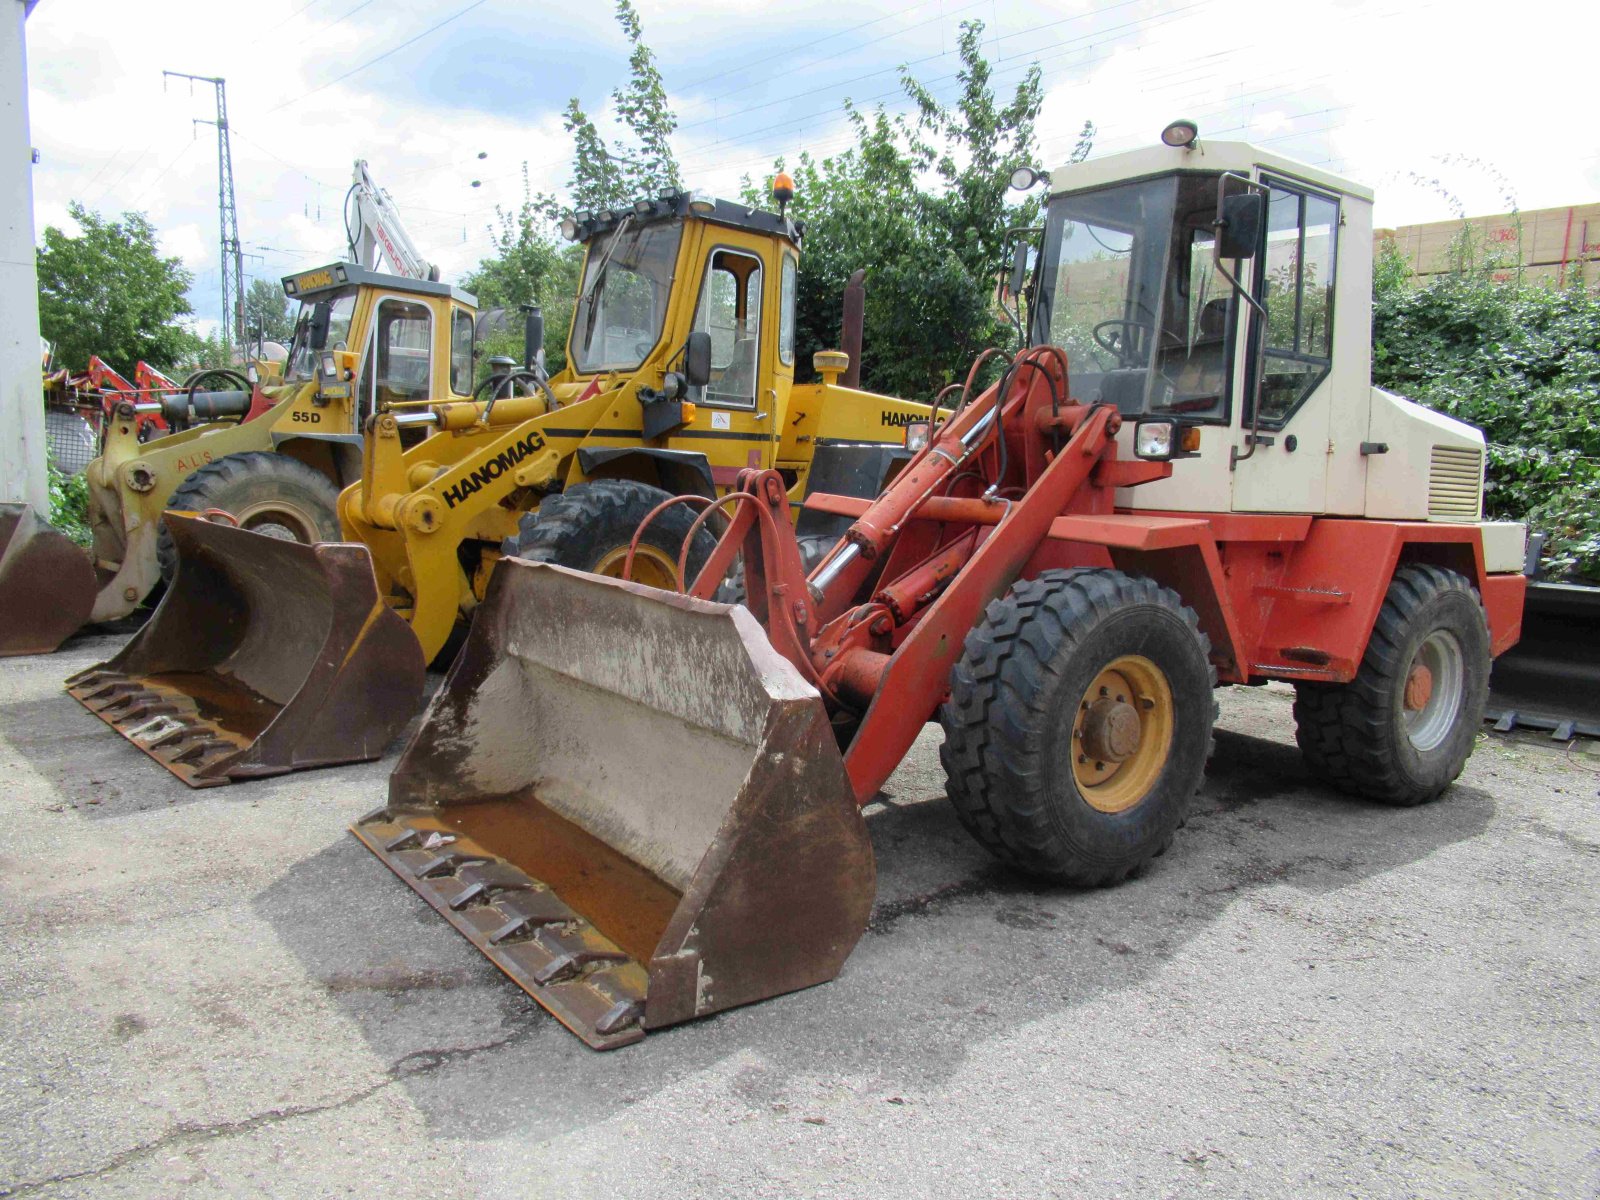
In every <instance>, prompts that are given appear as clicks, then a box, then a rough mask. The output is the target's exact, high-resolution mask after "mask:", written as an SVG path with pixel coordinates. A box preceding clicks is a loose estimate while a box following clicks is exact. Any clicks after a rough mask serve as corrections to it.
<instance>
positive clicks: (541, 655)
mask: <svg viewBox="0 0 1600 1200" xmlns="http://www.w3.org/2000/svg"><path fill="white" fill-rule="evenodd" d="M352 832H353V833H354V834H355V835H356V837H358V838H360V839H361V841H362V842H363V843H364V844H365V845H366V846H367V848H368V849H370V850H371V851H372V852H373V853H374V854H376V855H377V856H378V857H379V858H381V859H382V860H383V861H384V863H385V864H387V865H388V866H389V867H390V868H391V869H392V870H393V871H394V872H395V874H397V875H399V876H400V878H401V879H403V880H405V882H406V883H408V884H409V885H410V886H411V887H412V888H414V889H415V890H416V891H417V892H418V893H419V894H420V895H421V896H422V897H423V898H424V899H425V900H427V901H428V903H429V904H431V905H432V906H433V907H434V908H435V909H436V910H437V911H438V912H439V914H440V915H441V916H443V917H444V918H445V919H446V920H447V921H449V922H450V923H451V924H452V925H453V926H455V928H456V929H457V930H458V931H459V932H460V933H462V934H463V935H464V936H465V937H466V938H467V939H468V940H469V941H471V942H472V944H473V945H474V946H476V947H477V948H478V949H479V950H481V951H482V952H483V953H484V954H486V955H487V956H488V957H489V958H490V959H491V960H492V961H493V962H494V963H495V964H496V965H497V966H498V967H499V968H500V969H501V970H502V971H504V972H505V973H506V974H507V975H509V976H510V977H511V979H512V980H513V981H514V982H516V983H517V984H518V985H519V986H521V987H522V988H523V989H524V990H525V991H527V992H528V994H529V995H531V996H532V997H533V998H534V999H535V1000H537V1001H538V1002H539V1003H540V1004H542V1005H543V1006H544V1007H545V1008H547V1009H549V1010H550V1012H551V1013H553V1014H554V1015H555V1016H556V1017H557V1018H558V1019H559V1020H560V1021H561V1022H562V1023H563V1024H564V1025H566V1026H567V1028H569V1029H571V1030H572V1031H573V1032H574V1033H576V1034H577V1035H578V1036H579V1037H581V1038H582V1039H583V1040H584V1041H585V1042H587V1043H588V1044H589V1045H590V1046H592V1047H594V1048H595V1049H598V1050H606V1049H611V1048H614V1047H617V1046H622V1045H626V1044H627V1043H629V1042H635V1041H638V1040H639V1039H640V1038H642V1037H643V1036H644V1034H645V1031H646V1030H649V1029H659V1028H661V1027H662V1026H665V1025H671V1024H674V1023H676V1022H679V1021H686V1020H690V1019H692V1018H694V1017H700V1016H705V1015H706V1014H708V1013H713V1012H719V1011H721V1010H723V1009H727V1008H732V1007H734V1006H736V1005H740V1004H748V1003H751V1002H752V1001H756V1000H761V999H765V998H766V997H768V996H774V995H778V994H780V993H782V992H787V991H792V990H794V989H796V988H802V987H808V986H810V985H812V984H815V983H822V982H825V981H827V980H829V979H832V978H833V977H834V976H835V975H837V974H838V973H839V969H840V967H841V966H842V965H843V963H844V960H845V958H846V957H847V956H848V955H849V953H850V951H851V950H852V949H853V948H854V946H855V944H856V941H857V940H858V939H859V938H860V936H861V934H862V932H863V931H864V930H865V928H866V922H867V917H868V915H869V913H870V911H871V908H872V899H873V893H874V890H875V885H876V875H875V868H874V864H873V857H872V846H871V843H870V842H869V841H868V838H867V832H866V824H865V822H864V821H863V820H862V818H861V814H860V812H859V810H858V809H857V807H856V804H855V799H854V795H853V793H852V791H851V788H850V783H849V780H848V779H847V778H846V776H845V773H844V761H843V759H842V757H841V756H840V753H839V749H838V745H837V743H836V741H835V739H834V735H833V731H832V728H831V727H830V725H829V723H828V717H827V714H826V712H825V711H824V709H823V706H822V700H821V697H820V696H819V695H818V694H817V692H816V690H815V689H814V688H812V687H811V685H810V684H808V683H807V682H806V681H805V680H804V678H803V677H802V676H801V675H800V674H799V672H798V671H796V670H795V669H794V667H793V666H791V665H790V664H789V663H788V662H787V661H786V660H785V659H784V658H782V657H781V656H780V655H778V654H777V653H776V652H775V651H774V650H773V649H772V647H771V646H770V644H769V643H768V641H767V638H766V635H765V634H764V633H763V632H762V630H761V627H760V625H758V624H757V623H756V621H755V618H753V617H752V616H750V614H749V612H747V611H746V610H745V609H743V608H740V607H733V606H729V605H725V604H713V603H708V602H705V601H699V600H692V599H690V598H688V597H686V596H680V595H676V594H673V593H667V592H660V591H656V590H654V589H652V588H647V587H643V586H641V585H638V584H633V583H625V582H621V581H618V580H612V579H606V578H601V577H599V576H593V575H586V574H582V573H580V572H577V571H569V570H566V569H565V568H562V567H556V566H550V565H547V564H542V563H540V564H536V563H530V562H526V561H524V560H522V559H518V558H505V559H502V560H501V561H500V563H499V564H498V565H497V566H496V567H495V571H494V575H493V577H492V578H491V580H490V583H489V591H488V595H487V596H486V598H485V600H484V602H483V604H481V605H480V606H479V607H478V610H477V614H476V616H475V618H474V620H473V624H472V630H471V632H470V633H469V634H468V637H467V641H466V644H465V645H464V646H463V647H462V651H461V653H460V655H459V656H458V657H457V658H456V661H455V663H454V665H453V666H452V667H451V668H450V673H449V675H448V677H447V678H446V680H445V683H444V686H443V688H441V689H440V692H439V694H438V695H437V696H436V697H435V698H434V701H433V704H432V705H431V707H430V708H429V709H428V713H427V715H426V717H425V718H424V719H423V722H422V725H421V726H420V727H419V728H418V730H417V732H416V734H415V735H414V736H413V737H412V739H411V741H410V743H409V744H408V745H407V746H406V749H405V752H404V754H403V755H402V756H401V759H400V762H399V764H398V766H396V768H395V771H394V774H393V775H392V776H390V779H389V802H388V804H387V805H386V806H385V807H384V808H382V809H380V810H378V811H377V812H375V813H372V814H371V815H369V816H367V817H365V818H363V819H362V820H361V821H360V822H358V823H357V824H356V825H354V826H353V827H352Z"/></svg>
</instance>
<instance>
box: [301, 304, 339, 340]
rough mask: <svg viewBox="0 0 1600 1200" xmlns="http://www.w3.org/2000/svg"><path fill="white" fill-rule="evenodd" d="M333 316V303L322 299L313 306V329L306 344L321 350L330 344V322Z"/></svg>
mask: <svg viewBox="0 0 1600 1200" xmlns="http://www.w3.org/2000/svg"><path fill="white" fill-rule="evenodd" d="M332 317H333V305H331V304H329V303H328V302H327V301H326V300H322V301H320V302H318V303H317V304H315V305H313V306H312V308H311V330H310V334H309V336H308V338H307V342H306V344H307V345H309V346H310V347H311V348H312V349H313V350H321V349H322V348H323V347H325V346H326V345H327V344H328V322H329V321H330V320H331V319H332Z"/></svg>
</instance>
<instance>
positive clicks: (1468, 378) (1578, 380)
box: [1372, 247, 1600, 580]
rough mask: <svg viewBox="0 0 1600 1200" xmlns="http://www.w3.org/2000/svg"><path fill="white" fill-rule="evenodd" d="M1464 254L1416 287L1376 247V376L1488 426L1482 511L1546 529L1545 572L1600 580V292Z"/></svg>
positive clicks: (1391, 255) (1396, 258) (1397, 262)
mask: <svg viewBox="0 0 1600 1200" xmlns="http://www.w3.org/2000/svg"><path fill="white" fill-rule="evenodd" d="M1462 258H1463V259H1464V260H1466V264H1465V265H1464V266H1463V267H1462V268H1461V269H1459V270H1457V271H1455V272H1452V273H1450V274H1446V275H1441V276H1437V277H1435V278H1434V279H1433V280H1431V281H1429V282H1428V283H1426V284H1424V285H1422V286H1420V287H1415V286H1412V284H1411V283H1410V281H1409V278H1408V276H1409V272H1408V271H1407V270H1406V268H1405V264H1404V259H1403V258H1401V256H1400V255H1399V253H1398V251H1395V250H1394V249H1393V248H1392V247H1388V248H1386V249H1385V250H1384V251H1383V252H1381V253H1380V256H1379V260H1378V266H1377V271H1376V273H1375V275H1374V289H1373V290H1374V295H1373V309H1372V324H1373V347H1372V352H1373V360H1372V374H1373V382H1374V383H1376V384H1377V385H1378V386H1379V387H1383V388H1387V389H1388V390H1390V391H1393V392H1397V393H1399V394H1401V395H1403V396H1406V397H1407V398H1409V399H1412V400H1415V401H1417V402H1418V403H1419V404H1425V405H1427V406H1428V407H1429V408H1432V409H1435V410H1436V411H1438V412H1442V413H1445V414H1446V415H1448V416H1452V417H1456V418H1458V419H1460V420H1463V421H1467V422H1470V423H1471V424H1473V425H1476V426H1478V427H1479V428H1480V429H1482V430H1483V432H1484V437H1485V438H1486V439H1487V440H1488V443H1489V479H1488V492H1487V495H1486V496H1485V508H1486V511H1487V514H1488V515H1489V516H1492V517H1495V518H1504V519H1508V520H1518V521H1526V522H1527V523H1528V526H1529V530H1530V532H1541V533H1544V534H1546V535H1548V538H1549V540H1548V542H1547V543H1546V545H1545V549H1544V558H1543V564H1544V567H1545V570H1546V571H1547V572H1548V573H1550V574H1552V575H1557V576H1564V575H1574V576H1578V577H1583V578H1588V579H1597V580H1600V296H1596V295H1594V294H1592V293H1590V292H1588V291H1586V290H1584V288H1583V287H1582V286H1581V283H1575V284H1574V285H1573V286H1570V287H1567V288H1563V289H1554V288H1548V287H1539V286H1533V285H1530V284H1525V283H1521V282H1507V283H1496V282H1494V281H1493V280H1492V279H1491V278H1490V271H1489V269H1488V268H1485V267H1479V266H1476V265H1474V264H1472V263H1471V262H1470V256H1465V255H1464V256H1462Z"/></svg>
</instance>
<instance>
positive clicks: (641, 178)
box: [563, 0, 681, 211]
mask: <svg viewBox="0 0 1600 1200" xmlns="http://www.w3.org/2000/svg"><path fill="white" fill-rule="evenodd" d="M617 24H618V25H620V26H621V27H622V32H623V35H624V36H625V37H626V38H627V39H628V44H629V53H628V82H627V83H626V84H625V85H623V86H621V87H618V88H616V89H614V90H613V91H612V93H611V99H612V102H613V103H614V104H615V105H616V110H617V116H616V120H617V124H618V125H619V126H620V127H621V129H622V131H623V133H622V140H621V141H619V142H618V143H617V145H618V147H619V149H620V152H619V153H613V152H612V150H611V147H610V146H609V145H607V143H606V140H605V138H604V136H602V135H601V133H600V131H599V130H598V129H597V128H596V127H595V124H594V121H593V120H592V119H590V117H589V116H588V114H587V113H585V112H584V110H583V105H582V103H581V102H580V101H579V100H578V98H577V97H576V96H574V97H573V98H572V99H571V100H570V101H569V102H568V103H567V109H566V112H565V114H564V116H563V123H564V124H565V125H566V128H567V132H568V133H570V134H572V138H573V163H572V179H571V191H572V207H573V209H574V210H578V211H583V210H590V211H593V210H597V209H606V208H616V207H618V206H620V205H623V204H627V203H629V202H630V201H632V200H635V199H637V198H638V197H640V196H644V195H650V194H652V193H655V192H658V191H661V190H662V189H664V188H669V187H679V186H681V182H680V178H679V172H678V160H677V159H676V158H675V157H674V156H673V153H672V133H673V131H674V130H675V129H677V127H678V119H677V117H676V116H675V115H674V114H673V112H672V108H671V105H669V104H668V102H667V89H666V85H665V84H664V83H663V82H662V79H661V72H660V71H659V70H658V69H657V68H656V58H655V54H654V52H653V51H651V49H650V47H649V46H647V45H646V44H645V41H644V27H643V26H642V25H641V24H640V22H639V14H638V12H637V10H635V9H634V7H633V5H632V3H630V0H617Z"/></svg>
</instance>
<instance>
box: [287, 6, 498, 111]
mask: <svg viewBox="0 0 1600 1200" xmlns="http://www.w3.org/2000/svg"><path fill="white" fill-rule="evenodd" d="M488 2H489V0H472V3H471V4H469V5H467V6H466V7H465V8H463V9H460V10H459V11H457V12H454V13H451V14H450V15H449V16H448V17H446V18H445V19H444V20H442V21H440V22H439V23H438V24H436V25H430V26H428V28H426V29H424V30H423V31H422V32H421V33H419V34H417V35H416V36H415V37H410V38H407V39H406V40H405V41H403V42H401V43H400V44H399V45H398V46H391V47H390V48H389V49H387V50H385V51H384V52H383V53H382V54H380V55H378V56H377V57H376V58H369V59H367V61H366V62H364V63H361V64H360V65H359V66H354V67H351V68H350V69H349V70H348V71H346V72H345V73H344V74H343V75H336V76H335V77H334V78H332V79H330V80H328V82H327V83H324V84H321V85H320V86H318V87H314V88H312V89H311V90H310V91H309V92H301V93H300V94H299V95H298V96H292V97H290V98H289V99H288V100H285V101H284V102H283V103H282V104H279V105H277V106H276V107H274V108H269V109H267V112H266V115H267V116H269V117H270V116H271V115H272V114H273V113H275V112H278V111H279V110H281V109H285V108H288V107H289V106H290V105H294V104H299V103H300V102H301V101H302V100H309V99H310V98H311V97H312V96H315V95H316V94H317V93H318V92H325V91H327V90H328V89H329V88H331V87H332V86H333V85H334V84H336V83H343V82H344V81H345V80H346V79H349V78H350V77H351V76H352V75H358V74H360V73H361V72H362V71H365V70H366V69H367V68H368V67H373V66H376V65H377V64H378V63H381V62H382V61H383V60H384V59H386V58H389V57H391V56H392V55H395V54H398V53H400V51H402V50H404V49H405V48H406V47H407V46H414V45H416V44H417V43H418V42H420V41H421V40H422V39H423V38H425V37H427V36H428V35H429V34H433V33H437V32H439V30H441V29H443V28H444V27H445V26H446V25H448V24H450V23H451V22H452V21H459V20H460V19H461V18H462V17H464V16H466V15H467V14H468V13H469V12H471V11H472V10H473V9H475V8H482V7H483V6H484V5H485V4H487V3H488Z"/></svg>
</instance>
